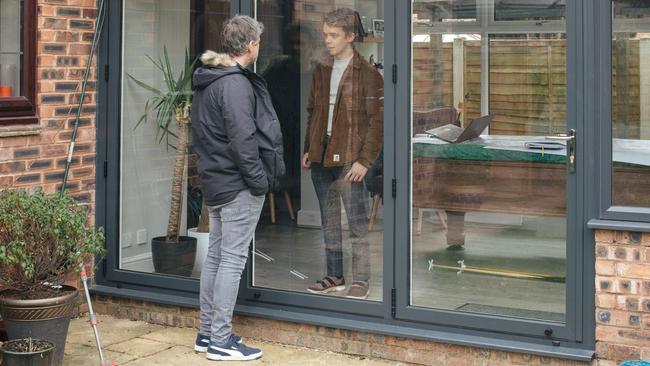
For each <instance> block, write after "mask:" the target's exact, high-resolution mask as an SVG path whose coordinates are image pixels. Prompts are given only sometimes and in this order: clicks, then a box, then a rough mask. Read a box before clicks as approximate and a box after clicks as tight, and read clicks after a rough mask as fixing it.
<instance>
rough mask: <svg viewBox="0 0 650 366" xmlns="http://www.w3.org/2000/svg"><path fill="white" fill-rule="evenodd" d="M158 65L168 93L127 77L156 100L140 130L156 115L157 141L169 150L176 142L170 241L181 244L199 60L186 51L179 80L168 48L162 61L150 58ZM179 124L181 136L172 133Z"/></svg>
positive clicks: (149, 105)
mask: <svg viewBox="0 0 650 366" xmlns="http://www.w3.org/2000/svg"><path fill="white" fill-rule="evenodd" d="M147 58H148V59H149V60H150V61H151V62H152V63H153V64H154V66H155V67H156V69H158V70H160V72H161V75H162V77H163V79H164V82H165V87H166V90H165V91H163V90H160V89H158V88H155V87H153V86H151V85H149V84H147V83H145V82H144V81H141V80H138V79H136V78H135V77H133V76H132V75H130V74H127V75H128V76H129V78H130V79H131V80H133V81H134V82H135V83H136V84H137V85H139V86H140V87H142V88H143V89H145V90H147V91H148V92H150V93H151V94H153V96H152V97H151V98H150V99H148V100H147V101H146V103H145V105H144V113H143V114H142V117H140V120H139V121H138V123H137V124H136V128H137V127H138V126H139V125H140V124H142V123H143V122H144V123H146V122H147V121H148V120H149V117H150V116H151V115H152V114H155V119H154V121H155V123H156V137H157V139H158V142H159V143H160V142H162V141H163V139H165V141H166V143H167V146H171V145H170V143H169V137H170V136H173V137H175V138H176V146H175V149H176V158H175V162H174V172H173V175H172V191H171V207H170V210H169V220H168V222H167V234H166V238H167V241H178V236H179V229H180V221H181V202H182V199H181V198H182V197H181V195H182V192H183V178H184V176H185V155H186V149H187V144H188V140H189V134H188V130H189V121H190V108H191V106H192V71H193V70H194V64H195V63H196V60H194V61H191V60H190V57H189V54H188V52H187V50H186V51H185V63H184V65H183V68H182V69H181V70H180V73H179V75H178V76H174V69H173V68H172V65H171V62H170V60H169V54H168V52H167V47H166V46H165V47H164V53H163V57H158V60H157V61H156V60H154V59H153V58H151V57H149V56H147ZM173 117H175V120H176V122H177V124H178V134H175V133H173V132H172V130H171V125H172V120H173V119H174V118H173Z"/></svg>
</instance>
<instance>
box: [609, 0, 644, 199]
mask: <svg viewBox="0 0 650 366" xmlns="http://www.w3.org/2000/svg"><path fill="white" fill-rule="evenodd" d="M612 6H613V13H612V14H613V19H612V31H613V34H612V74H611V75H612V99H611V103H612V104H611V108H612V114H611V121H612V122H611V123H612V125H611V128H612V162H613V164H612V165H613V166H612V200H611V203H612V205H614V206H627V207H636V208H639V207H646V208H647V207H650V195H648V173H650V63H648V61H647V60H648V56H650V4H648V2H642V1H641V2H640V1H631V0H615V1H613V2H612Z"/></svg>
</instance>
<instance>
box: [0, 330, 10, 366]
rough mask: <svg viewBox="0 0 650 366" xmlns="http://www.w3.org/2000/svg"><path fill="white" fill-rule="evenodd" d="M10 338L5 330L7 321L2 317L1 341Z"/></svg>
mask: <svg viewBox="0 0 650 366" xmlns="http://www.w3.org/2000/svg"><path fill="white" fill-rule="evenodd" d="M8 340H9V337H7V331H6V330H5V321H4V320H2V319H0V342H6V341H8ZM0 365H1V364H0Z"/></svg>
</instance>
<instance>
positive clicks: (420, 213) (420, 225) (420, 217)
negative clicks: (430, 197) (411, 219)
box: [416, 208, 424, 235]
mask: <svg viewBox="0 0 650 366" xmlns="http://www.w3.org/2000/svg"><path fill="white" fill-rule="evenodd" d="M423 216H424V210H422V209H421V208H418V224H417V227H416V230H417V233H418V235H420V234H421V233H422V218H423Z"/></svg>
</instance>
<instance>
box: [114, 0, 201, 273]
mask: <svg viewBox="0 0 650 366" xmlns="http://www.w3.org/2000/svg"><path fill="white" fill-rule="evenodd" d="M189 32H190V1H189V0H127V1H125V6H124V20H123V34H124V40H123V56H122V57H123V60H122V68H123V73H124V74H123V75H122V121H121V131H122V139H121V142H122V146H121V159H122V161H121V167H122V170H121V174H122V176H121V179H122V182H121V190H120V192H121V207H120V218H121V233H122V234H121V236H122V238H121V239H122V241H121V247H122V250H121V259H122V261H126V262H128V261H129V258H131V259H133V258H139V259H142V258H143V257H146V256H147V254H148V253H150V251H151V244H150V242H151V238H153V237H156V236H163V235H165V231H166V226H167V218H168V213H169V207H170V192H171V183H172V182H171V181H172V177H171V176H172V167H173V162H174V155H175V150H174V149H172V148H169V149H167V148H166V147H165V144H164V142H163V143H161V144H159V143H158V142H157V140H156V138H155V136H156V129H155V123H154V121H153V120H150V121H149V122H147V124H144V125H140V126H139V127H138V128H137V129H134V128H135V125H136V123H137V121H138V119H139V118H140V116H141V115H142V112H143V110H144V103H145V101H146V100H147V99H148V98H149V97H150V94H149V93H148V92H146V91H145V90H144V89H142V88H141V87H139V86H137V85H136V84H135V83H134V82H133V81H132V80H130V79H129V78H128V77H127V76H126V73H129V74H131V75H133V76H134V77H135V78H137V79H139V80H142V81H145V82H147V83H149V84H151V85H154V86H157V87H160V88H163V87H164V86H163V80H162V77H161V74H160V71H158V69H156V68H155V67H154V66H153V65H152V63H151V61H149V60H148V59H147V55H149V56H151V57H152V58H153V59H156V60H157V59H158V57H159V56H162V54H163V46H166V47H167V50H168V52H169V56H170V58H171V61H172V65H178V66H179V67H182V66H183V62H184V55H185V49H187V48H189V39H190V33H189ZM171 142H172V143H174V144H175V142H174V141H171ZM183 208H184V205H183ZM183 222H184V220H183ZM138 232H140V234H143V233H144V232H146V235H145V236H143V235H140V239H141V240H138ZM181 233H182V234H183V231H181ZM139 241H140V242H139ZM129 244H130V245H129Z"/></svg>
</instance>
